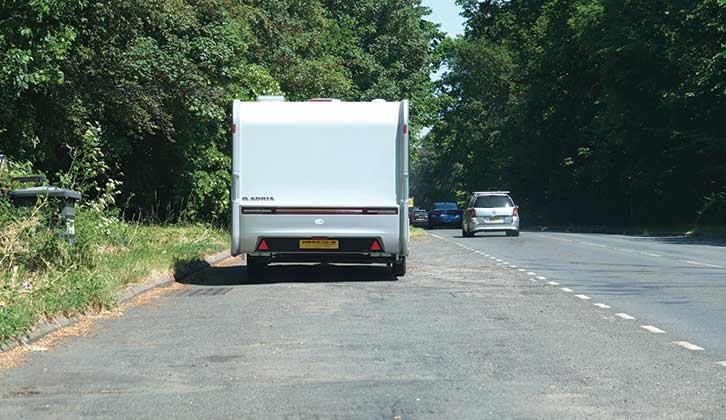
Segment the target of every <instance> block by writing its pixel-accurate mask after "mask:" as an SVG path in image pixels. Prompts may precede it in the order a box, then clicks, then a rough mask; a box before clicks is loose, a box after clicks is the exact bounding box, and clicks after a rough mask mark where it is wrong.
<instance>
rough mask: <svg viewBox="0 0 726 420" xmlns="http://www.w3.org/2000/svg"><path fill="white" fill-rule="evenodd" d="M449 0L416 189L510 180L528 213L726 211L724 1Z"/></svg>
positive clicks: (446, 189)
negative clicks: (447, 30) (456, 27)
mask: <svg viewBox="0 0 726 420" xmlns="http://www.w3.org/2000/svg"><path fill="white" fill-rule="evenodd" d="M459 3H460V4H461V5H462V7H463V10H464V16H465V17H466V19H467V24H466V31H465V35H464V36H463V37H460V38H458V39H456V40H448V41H447V42H445V43H443V44H442V54H443V61H444V63H445V64H446V66H447V68H448V71H447V72H446V74H445V76H444V77H443V79H442V80H441V83H440V85H439V86H438V89H439V91H440V95H441V98H440V99H441V100H440V106H439V118H438V119H437V122H436V123H435V124H434V127H433V129H432V131H431V133H430V134H429V135H428V136H427V137H426V138H425V140H424V142H423V144H422V146H421V150H419V151H418V155H417V156H418V159H417V161H416V162H415V167H414V180H415V185H414V188H413V190H414V194H415V195H416V196H417V198H419V199H420V200H419V201H424V202H427V201H433V200H434V199H440V198H441V197H443V196H449V197H451V198H455V199H459V200H461V199H462V198H463V197H464V196H465V195H466V192H467V191H471V190H486V189H511V190H512V191H513V194H514V197H515V199H517V200H518V201H519V202H520V203H521V204H522V206H523V209H524V210H523V214H525V215H527V216H526V218H527V219H528V221H529V222H534V223H554V224H567V223H579V224H603V225H604V224H617V225H632V224H649V225H658V224H663V225H672V224H684V225H685V224H690V223H693V222H694V221H702V222H710V223H726V211H724V210H725V209H726V200H725V199H724V198H725V196H726V119H724V118H723V117H722V116H723V115H725V113H726V102H725V100H726V54H724V49H723V48H724V45H725V42H726V3H724V2H723V1H721V0H700V1H670V2H662V1H653V0H538V1H517V0H513V1H496V0H486V1H475V0H460V1H459Z"/></svg>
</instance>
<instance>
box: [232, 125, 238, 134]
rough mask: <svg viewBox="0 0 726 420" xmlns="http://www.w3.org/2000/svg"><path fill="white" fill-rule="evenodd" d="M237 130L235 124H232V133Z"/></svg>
mask: <svg viewBox="0 0 726 420" xmlns="http://www.w3.org/2000/svg"><path fill="white" fill-rule="evenodd" d="M236 132H237V124H232V134H234V133H236Z"/></svg>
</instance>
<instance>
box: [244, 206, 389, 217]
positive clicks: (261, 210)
mask: <svg viewBox="0 0 726 420" xmlns="http://www.w3.org/2000/svg"><path fill="white" fill-rule="evenodd" d="M242 213H243V214H333V215H335V214H372V215H376V214H398V209H397V208H357V209H354V208H336V209H332V208H293V207H288V208H267V207H243V208H242Z"/></svg>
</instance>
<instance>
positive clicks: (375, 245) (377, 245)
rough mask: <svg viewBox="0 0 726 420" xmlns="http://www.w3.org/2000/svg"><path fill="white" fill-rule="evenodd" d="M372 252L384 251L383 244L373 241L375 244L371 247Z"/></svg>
mask: <svg viewBox="0 0 726 420" xmlns="http://www.w3.org/2000/svg"><path fill="white" fill-rule="evenodd" d="M371 251H383V248H381V244H379V243H378V239H374V240H373V244H372V245H371Z"/></svg>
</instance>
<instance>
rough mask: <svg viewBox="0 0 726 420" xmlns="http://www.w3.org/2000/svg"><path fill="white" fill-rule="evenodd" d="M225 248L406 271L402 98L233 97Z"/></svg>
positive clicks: (261, 259)
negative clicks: (229, 221)
mask: <svg viewBox="0 0 726 420" xmlns="http://www.w3.org/2000/svg"><path fill="white" fill-rule="evenodd" d="M232 120H233V121H232V124H233V126H232V132H233V139H232V144H233V146H232V150H233V151H232V197H231V198H232V255H240V254H243V253H244V254H247V269H248V270H249V272H250V273H252V274H253V275H254V274H255V272H256V271H258V270H260V269H262V268H263V267H264V266H265V265H267V264H269V263H274V262H342V263H384V264H388V265H389V266H390V267H391V268H392V269H393V273H394V274H395V275H397V276H402V275H404V274H405V273H406V257H407V256H408V207H407V203H406V200H407V198H408V101H407V100H403V101H400V102H386V101H383V100H378V99H377V100H374V101H372V102H341V101H339V100H330V99H315V100H311V101H308V102H286V101H285V100H284V98H281V97H260V98H258V99H257V102H242V101H238V100H235V101H234V104H233V111H232Z"/></svg>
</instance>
